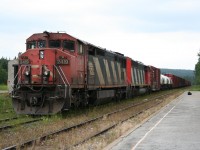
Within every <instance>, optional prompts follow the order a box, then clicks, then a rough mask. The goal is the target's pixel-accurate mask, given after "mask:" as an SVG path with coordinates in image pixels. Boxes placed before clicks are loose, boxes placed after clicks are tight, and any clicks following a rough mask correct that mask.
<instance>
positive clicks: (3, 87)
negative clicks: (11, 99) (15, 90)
mask: <svg viewBox="0 0 200 150" xmlns="http://www.w3.org/2000/svg"><path fill="white" fill-rule="evenodd" d="M0 90H3V91H6V90H8V87H7V85H5V84H0Z"/></svg>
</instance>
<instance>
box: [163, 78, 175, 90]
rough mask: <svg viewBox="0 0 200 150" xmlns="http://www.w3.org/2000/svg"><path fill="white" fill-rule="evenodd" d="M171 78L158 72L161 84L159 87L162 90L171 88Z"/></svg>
mask: <svg viewBox="0 0 200 150" xmlns="http://www.w3.org/2000/svg"><path fill="white" fill-rule="evenodd" d="M172 84H173V82H172V79H171V78H169V77H167V76H165V75H163V74H160V85H161V89H162V90H165V89H171V88H172Z"/></svg>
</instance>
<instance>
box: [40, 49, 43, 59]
mask: <svg viewBox="0 0 200 150" xmlns="http://www.w3.org/2000/svg"><path fill="white" fill-rule="evenodd" d="M40 59H44V51H43V50H40Z"/></svg>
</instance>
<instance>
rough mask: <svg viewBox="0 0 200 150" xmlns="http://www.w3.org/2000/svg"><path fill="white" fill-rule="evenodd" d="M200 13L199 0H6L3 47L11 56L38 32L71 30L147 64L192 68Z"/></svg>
mask: <svg viewBox="0 0 200 150" xmlns="http://www.w3.org/2000/svg"><path fill="white" fill-rule="evenodd" d="M199 14H200V1H197V0H190V1H188V0H168V1H161V0H152V1H149V0H140V1H138V0H101V1H92V0H85V1H82V0H73V1H69V0H57V1H49V0H35V1H27V0H15V1H13V0H2V1H1V5H0V21H1V24H0V35H1V38H0V52H1V55H3V56H7V57H11V58H12V57H14V56H16V54H17V53H18V52H19V51H22V52H23V51H25V44H24V43H25V40H26V38H28V37H29V36H30V35H32V34H33V33H38V32H43V31H44V30H47V31H50V32H57V31H66V32H67V33H69V34H71V35H73V36H75V37H78V38H80V39H83V40H85V41H88V42H90V43H93V44H95V45H97V46H101V47H104V48H106V49H109V50H112V51H117V52H121V53H124V54H125V55H126V56H129V57H131V58H133V59H135V60H139V61H142V62H144V63H145V64H147V65H148V64H151V65H154V66H158V67H166V68H189V69H193V68H194V64H195V63H196V62H197V56H196V55H197V53H198V51H199V43H200V41H199V37H200V28H199V26H200V21H199V19H198V18H199ZM11 43H12V44H11ZM9 52H12V53H9Z"/></svg>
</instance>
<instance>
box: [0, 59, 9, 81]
mask: <svg viewBox="0 0 200 150" xmlns="http://www.w3.org/2000/svg"><path fill="white" fill-rule="evenodd" d="M8 61H9V59H7V58H3V57H2V58H1V59H0V84H7V79H8Z"/></svg>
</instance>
